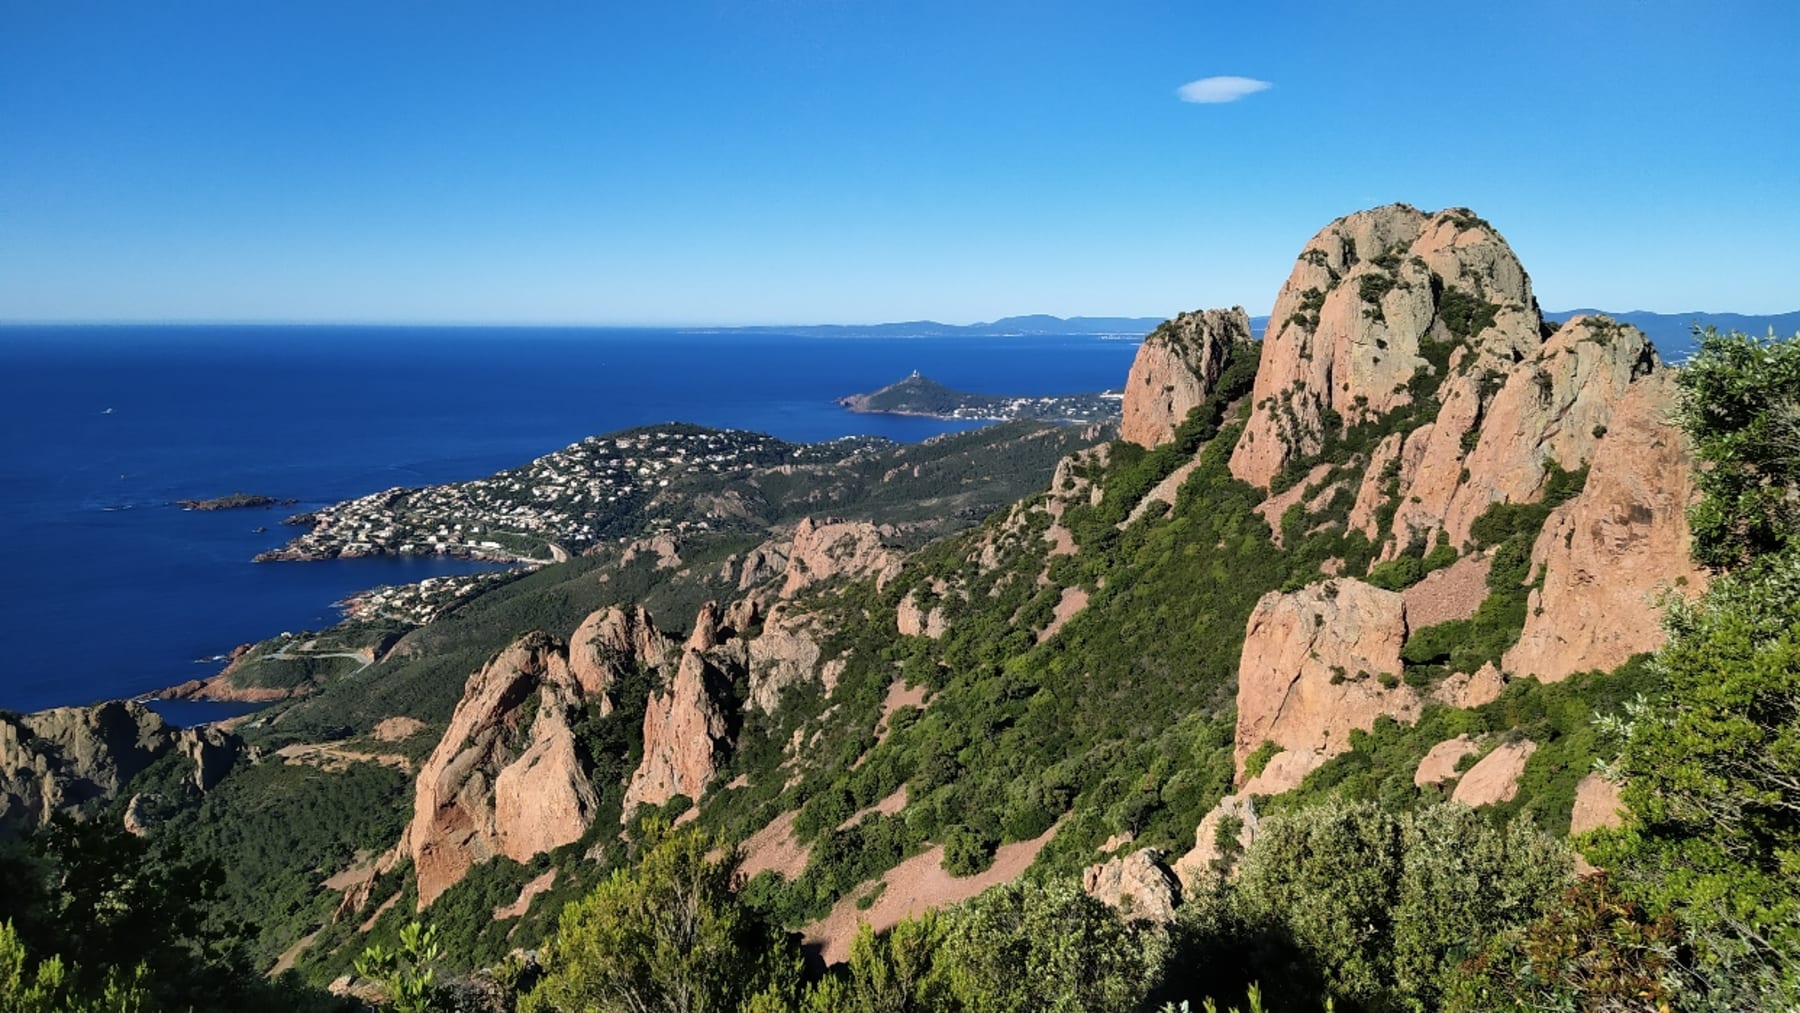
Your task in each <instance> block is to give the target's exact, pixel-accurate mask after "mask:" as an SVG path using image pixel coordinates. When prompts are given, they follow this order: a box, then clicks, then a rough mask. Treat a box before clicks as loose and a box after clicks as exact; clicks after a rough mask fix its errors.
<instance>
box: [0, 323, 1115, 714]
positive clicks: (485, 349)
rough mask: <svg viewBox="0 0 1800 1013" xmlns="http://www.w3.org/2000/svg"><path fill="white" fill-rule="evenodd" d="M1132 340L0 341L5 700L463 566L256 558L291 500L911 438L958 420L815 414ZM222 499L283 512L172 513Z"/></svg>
mask: <svg viewBox="0 0 1800 1013" xmlns="http://www.w3.org/2000/svg"><path fill="white" fill-rule="evenodd" d="M1136 348H1137V343H1136V341H1134V340H1112V339H1107V338H1101V337H1095V336H1085V335H1079V336H1017V335H998V334H994V335H956V336H953V337H944V336H932V337H918V338H904V337H892V336H884V337H881V338H864V337H843V336H832V337H821V336H816V335H794V334H780V333H768V332H765V331H759V332H755V333H747V332H733V331H713V332H697V331H696V332H686V331H673V330H642V329H602V328H566V329H562V328H498V327H491V328H448V327H301V326H294V327H270V326H255V327H249V326H244V327H234V326H203V327H184V326H108V327H35V326H11V327H0V516H3V517H4V518H5V519H6V521H7V523H6V530H5V531H4V532H0V643H4V644H5V645H6V657H5V661H4V664H0V708H5V709H10V710H35V709H40V708H44V707H52V706H62V705H67V704H83V703H90V702H93V701H96V700H101V699H112V698H121V697H131V696H137V695H140V694H143V693H147V692H151V691H154V690H156V689H159V688H162V687H165V686H169V685H172V684H174V683H177V682H181V681H184V680H186V679H191V678H196V677H201V676H206V675H210V674H212V673H214V672H216V671H217V670H218V668H219V667H220V665H219V662H218V661H217V660H216V658H217V656H219V655H222V654H224V653H226V652H228V651H229V650H230V649H231V648H232V647H233V646H234V645H236V644H239V643H243V642H247V641H252V640H258V639H262V638H264V637H268V636H272V635H274V634H277V633H280V632H283V631H287V630H299V629H317V628H320V627H323V626H326V625H329V624H330V623H332V622H335V621H336V619H337V613H336V610H335V608H334V607H333V603H334V602H337V601H339V600H341V599H342V598H344V597H345V596H346V595H348V594H350V593H352V592H355V591H357V590H361V589H364V588H367V587H372V586H375V585H379V584H392V583H402V582H407V581H414V580H419V579H422V578H424V577H427V576H433V575H437V574H442V573H453V572H466V571H468V570H470V569H474V568H479V567H480V566H481V565H482V564H474V563H469V562H463V561H455V560H442V559H371V560H345V561H331V562H323V563H281V564H254V563H251V562H250V559H251V557H252V556H254V555H255V554H256V553H257V552H260V551H262V550H264V549H268V548H272V547H275V546H277V545H279V544H281V543H282V542H284V541H286V540H287V538H289V537H290V536H292V535H293V534H295V533H296V530H295V529H292V528H286V527H283V526H281V524H280V523H279V522H280V520H281V519H282V517H284V516H286V515H287V514H289V513H292V512H295V511H299V510H304V509H308V508H313V507H319V506H324V505H326V504H329V503H332V502H336V501H338V500H341V499H346V498H349V497H353V496H359V495H363V494H365V493H369V492H375V491H379V490H381V489H386V488H390V487H393V486H416V485H423V484H429V483H436V482H448V481H458V480H463V479H470V478H478V477H481V476H483V475H487V474H490V473H492V472H494V471H497V470H500V469H503V468H508V467H512V466H514V465H518V464H521V463H523V462H525V461H527V460H530V459H531V458H533V457H536V456H539V455H541V454H544V453H548V452H550V451H553V450H556V449H558V448H561V447H564V446H567V445H568V444H570V443H573V442H575V441H576V440H579V439H581V438H582V437H584V436H588V435H592V434H595V433H601V432H607V431H610V430H614V429H620V428H625V427H628V426H634V425H645V424H651V423H658V422H668V421H677V420H679V421H686V422H695V423H699V424H702V425H709V426H717V427H722V428H738V429H752V430H757V431H761V432H766V433H770V434H772V435H775V436H779V437H782V438H784V439H790V440H796V441H811V440H822V439H830V438H834V437H838V436H846V435H852V434H873V435H880V436H886V437H889V438H891V439H895V440H899V441H917V440H921V439H924V438H926V437H929V436H932V435H936V434H938V433H943V432H948V431H952V430H955V429H960V428H967V427H968V426H969V425H970V424H969V423H953V422H944V421H938V420H932V419H916V418H902V417H893V416H879V415H853V414H850V413H848V412H845V411H844V410H842V409H841V408H839V407H838V406H837V405H835V404H833V403H832V402H833V399H834V398H836V397H839V396H842V395H844V394H849V393H855V392H860V391H866V390H871V389H874V388H876V387H879V386H882V385H884V384H886V383H889V382H892V381H893V380H897V379H899V378H901V377H903V376H905V375H906V374H907V373H909V372H911V371H912V370H914V369H917V370H919V371H921V372H923V373H925V374H926V375H928V376H931V377H933V378H934V379H937V380H939V381H942V382H944V383H946V384H949V385H950V386H952V387H957V388H960V389H965V390H972V391H980V392H985V393H994V394H1066V393H1078V392H1082V391H1092V390H1099V389H1102V388H1107V387H1117V386H1120V385H1122V384H1123V382H1124V379H1125V374H1126V371H1127V370H1128V369H1129V366H1130V362H1131V358H1132V356H1133V355H1134V354H1135V352H1136ZM237 491H242V492H247V493H256V494H263V495H270V496H278V497H291V498H294V499H296V500H298V501H299V502H298V503H297V504H296V505H294V506H292V507H285V508H275V509H270V510H229V511H219V512H212V513H205V512H192V511H184V510H181V509H179V508H178V507H176V506H175V505H174V503H175V501H176V500H180V499H198V498H207V497H212V496H219V495H224V494H226V493H230V492H237ZM259 529H262V530H259Z"/></svg>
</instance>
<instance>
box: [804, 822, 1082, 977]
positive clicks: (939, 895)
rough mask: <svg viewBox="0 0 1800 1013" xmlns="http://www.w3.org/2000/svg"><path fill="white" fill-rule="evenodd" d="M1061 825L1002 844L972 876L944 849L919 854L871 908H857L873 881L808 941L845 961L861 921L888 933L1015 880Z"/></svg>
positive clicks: (819, 924) (891, 877) (811, 930)
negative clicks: (949, 868) (948, 866)
mask: <svg viewBox="0 0 1800 1013" xmlns="http://www.w3.org/2000/svg"><path fill="white" fill-rule="evenodd" d="M1057 829H1058V827H1051V828H1050V829H1049V830H1046V831H1044V832H1043V834H1041V835H1039V836H1037V837H1034V838H1032V839H1031V840H1029V841H1019V842H1018V843H1016V844H1007V845H1003V846H1001V848H1000V850H999V851H998V852H996V853H995V855H994V864H993V865H990V866H988V868H987V869H986V870H985V871H983V872H980V873H977V874H976V875H973V876H962V877H957V876H952V875H950V874H949V873H948V872H945V871H944V869H943V867H942V864H941V863H942V862H943V860H944V849H943V848H942V847H935V848H932V849H931V850H930V851H927V852H925V853H924V854H921V855H914V856H913V857H911V858H909V859H907V860H906V861H904V862H901V863H900V864H899V865H897V866H895V867H894V868H892V869H890V870H888V873H887V875H885V876H883V877H882V878H881V880H880V882H883V883H886V884H887V888H886V889H885V890H883V891H882V894H881V896H880V897H879V898H877V899H876V901H875V903H874V904H873V905H871V906H870V907H869V909H868V910H867V911H859V910H857V908H856V899H857V898H858V897H862V896H864V895H866V894H867V893H868V892H869V889H870V888H871V887H873V886H874V883H865V884H863V885H861V886H859V887H857V888H856V889H854V890H852V891H850V892H849V893H848V894H845V895H844V897H843V899H842V900H839V901H838V902H837V905H836V906H835V907H833V908H832V909H831V913H830V914H828V915H826V916H825V917H824V918H823V919H821V920H820V921H816V922H814V923H813V924H811V925H808V926H807V927H806V928H805V929H804V930H802V933H803V935H804V937H805V944H806V945H807V946H817V947H819V948H820V950H821V951H822V953H823V955H824V958H825V962H826V963H827V964H836V963H842V962H843V961H844V960H845V959H846V958H848V957H849V955H850V940H851V939H853V938H855V936H856V927H857V926H858V925H860V924H862V923H864V922H867V923H869V925H870V926H871V927H873V928H874V930H875V931H877V932H884V931H886V930H888V929H891V928H893V927H894V926H895V925H898V924H899V923H900V922H901V921H902V920H904V919H906V918H911V917H913V916H914V915H918V914H921V913H923V912H924V911H926V910H927V909H929V908H941V907H946V906H948V905H951V904H955V903H957V902H959V901H964V900H968V899H969V898H970V897H973V896H975V895H976V894H978V893H980V892H981V891H983V890H986V889H987V888H988V887H990V886H998V885H999V884H1001V883H1010V882H1012V881H1013V880H1015V879H1017V878H1018V877H1019V875H1020V874H1021V873H1023V872H1024V871H1025V870H1026V869H1027V868H1029V867H1030V866H1031V863H1032V862H1033V861H1035V860H1036V859H1037V856H1038V852H1040V851H1042V850H1044V845H1046V844H1048V843H1050V838H1052V837H1054V836H1056V831H1057Z"/></svg>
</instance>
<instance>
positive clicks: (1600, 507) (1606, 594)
mask: <svg viewBox="0 0 1800 1013" xmlns="http://www.w3.org/2000/svg"><path fill="white" fill-rule="evenodd" d="M1567 329H1568V328H1565V330H1567ZM1674 397H1675V393H1674V381H1673V379H1672V378H1671V377H1670V376H1669V375H1668V374H1667V373H1659V374H1657V375H1655V376H1653V377H1648V378H1645V379H1643V380H1640V381H1638V382H1637V383H1634V384H1632V385H1631V388H1630V390H1629V391H1627V392H1626V394H1625V396H1624V399H1623V400H1622V401H1621V402H1620V404H1619V406H1618V408H1617V410H1616V411H1614V412H1613V413H1612V414H1611V416H1610V418H1611V422H1610V423H1609V424H1608V426H1607V429H1606V437H1605V439H1602V440H1600V441H1599V447H1598V450H1597V451H1596V452H1595V455H1594V459H1593V465H1592V469H1591V470H1590V472H1589V474H1588V480H1587V485H1586V487H1585V488H1584V489H1583V491H1582V493H1581V495H1580V496H1577V497H1576V498H1574V499H1572V500H1570V501H1569V502H1567V503H1564V504H1563V505H1562V506H1560V507H1558V508H1557V509H1556V511H1555V512H1554V513H1553V514H1551V515H1550V520H1549V521H1548V522H1546V523H1545V524H1544V530H1543V533H1542V534H1540V535H1539V536H1538V540H1537V544H1536V546H1535V547H1534V548H1533V550H1532V568H1533V572H1536V571H1537V568H1538V567H1540V566H1541V567H1542V568H1543V573H1544V587H1543V590H1541V591H1533V592H1532V594H1531V601H1530V607H1529V608H1528V609H1527V610H1526V619H1525V632H1524V633H1523V634H1522V635H1521V636H1520V637H1519V642H1518V643H1517V644H1516V645H1514V647H1513V649H1512V650H1510V651H1508V652H1507V654H1506V658H1505V666H1506V668H1507V670H1508V671H1510V672H1513V673H1515V674H1531V675H1535V676H1537V677H1538V678H1539V679H1542V680H1545V681H1547V682H1556V681H1560V680H1562V679H1565V678H1568V677H1569V676H1570V675H1571V674H1573V673H1575V672H1583V671H1588V670H1590V669H1601V670H1608V669H1612V668H1615V667H1617V666H1618V665H1620V664H1622V663H1624V662H1625V660H1626V659H1628V658H1630V657H1631V656H1632V655H1633V654H1636V653H1638V652H1640V651H1653V650H1656V649H1657V648H1658V647H1660V646H1662V642H1663V634H1662V626H1661V624H1660V620H1661V610H1660V609H1658V608H1657V607H1656V604H1655V599H1656V596H1657V595H1658V594H1659V593H1660V592H1662V591H1664V590H1675V591H1679V592H1683V593H1686V594H1698V593H1699V592H1700V591H1701V590H1703V589H1704V588H1705V585H1706V574H1705V571H1703V570H1701V569H1700V568H1699V567H1697V566H1695V565H1694V564H1693V562H1692V560H1691V558H1690V557H1689V555H1688V544H1689V532H1688V524H1687V506H1688V502H1689V500H1690V498H1691V497H1692V495H1693V467H1694V465H1693V456H1692V454H1691V452H1690V450H1689V448H1688V444H1687V440H1686V438H1685V437H1684V436H1683V435H1682V433H1681V431H1680V430H1679V429H1677V428H1676V427H1675V426H1674V425H1673V424H1671V423H1670V422H1669V413H1670V411H1671V410H1672V408H1673V405H1674Z"/></svg>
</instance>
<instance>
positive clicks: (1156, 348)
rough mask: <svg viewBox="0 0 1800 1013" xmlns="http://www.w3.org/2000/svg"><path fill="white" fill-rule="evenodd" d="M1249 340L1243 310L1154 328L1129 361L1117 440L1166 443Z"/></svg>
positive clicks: (1194, 315) (1196, 316)
mask: <svg viewBox="0 0 1800 1013" xmlns="http://www.w3.org/2000/svg"><path fill="white" fill-rule="evenodd" d="M1250 340H1251V337H1250V317H1249V316H1248V315H1247V314H1246V313H1245V312H1244V308H1243V307H1242V306H1235V307H1233V308H1231V309H1229V310H1202V311H1199V312H1195V313H1183V314H1181V315H1180V316H1178V317H1176V318H1175V319H1173V320H1171V321H1169V322H1168V323H1166V324H1164V325H1162V326H1161V327H1158V328H1157V329H1156V330H1155V331H1154V332H1152V333H1151V334H1150V336H1149V337H1147V338H1145V339H1144V343H1143V344H1142V345H1140V346H1139V347H1138V353H1137V358H1135V359H1134V360H1132V363H1131V374H1130V376H1129V377H1128V378H1127V379H1126V381H1125V403H1124V406H1123V410H1124V417H1123V419H1122V421H1121V422H1120V424H1119V437H1120V438H1121V439H1124V440H1127V441H1129V442H1131V443H1136V444H1138V445H1139V446H1141V447H1154V446H1156V445H1157V444H1159V443H1165V442H1167V441H1168V440H1169V439H1170V438H1171V437H1173V436H1174V435H1175V428H1176V427H1177V426H1179V425H1181V422H1182V420H1183V419H1185V418H1187V414H1188V412H1189V411H1191V410H1192V409H1193V408H1194V407H1195V406H1197V405H1199V404H1200V403H1201V402H1203V401H1205V400H1206V396H1207V395H1208V394H1209V393H1211V392H1212V388H1213V385H1214V384H1215V383H1216V382H1217V381H1218V379H1219V374H1220V373H1222V372H1223V371H1224V369H1225V360H1226V357H1227V353H1228V352H1229V351H1230V349H1231V347H1232V346H1233V345H1234V344H1237V343H1239V342H1243V343H1246V344H1247V343H1248V342H1249V341H1250Z"/></svg>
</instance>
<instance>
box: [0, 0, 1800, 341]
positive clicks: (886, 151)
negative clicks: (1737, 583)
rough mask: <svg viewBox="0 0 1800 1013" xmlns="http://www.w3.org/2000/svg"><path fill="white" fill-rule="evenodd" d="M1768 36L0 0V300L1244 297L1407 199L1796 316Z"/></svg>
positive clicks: (1729, 300) (1534, 241)
mask: <svg viewBox="0 0 1800 1013" xmlns="http://www.w3.org/2000/svg"><path fill="white" fill-rule="evenodd" d="M1796 43H1800V4H1793V3H1789V2H1786V0H1779V2H1778V0H1768V2H1760V3H1755V2H1733V0H1719V2H1717V3H1700V2H1698V0H1617V2H1615V0H1519V2H1514V3H1509V4H1470V3H1429V4H1428V3H1402V2H1397V0H1394V2H1355V0H1340V2H1334V3H1283V2H1269V3H1247V2H1241V0H1240V2H1237V3H1232V4H1215V3H1191V2H1190V3H1134V2H1129V0H1115V2H1108V3H1079V4H1078V3H1059V2H1055V0H1037V2H1030V3H1024V2H1021V3H1010V2H1009V3H984V2H979V0H959V2H947V3H939V2H935V0H909V2H855V0H729V2H728V0H713V2H693V3H683V2H676V0H671V2H668V3H660V4H659V3H633V4H624V3H588V4H574V3H570V4H555V3H539V2H530V0H522V2H519V3H509V4H500V3H487V4H459V3H425V2H417V3H403V2H376V3H369V2H366V0H358V2H342V3H339V2H331V0H309V2H293V3H274V2H270V3H243V2H237V0H233V2H221V3H209V4H200V3H186V2H180V0H171V2H161V0H159V2H156V3H141V2H118V3H107V4H96V3H84V2H80V0H58V2H55V3H45V2H39V0H31V2H22V0H0V320H184V321H186V320H233V321H241V320H281V321H314V320H318V321H396V322H399V321H407V322H493V323H600V324H654V323H784V322H872V321H879V320H899V319H915V318H921V317H929V318H933V319H939V320H945V321H950V322H969V321H974V320H983V319H992V318H994V317H997V316H1002V315H1007V314H1014V313H1036V312H1046V313H1056V314H1061V315H1074V314H1109V315H1110V314H1121V315H1123V314H1129V315H1145V316H1153V315H1167V314H1171V313H1174V312H1176V311H1179V310H1183V309H1191V308H1195V307H1201V306H1214V305H1231V304H1234V303H1241V304H1243V305H1245V306H1247V307H1249V308H1250V310H1251V311H1252V312H1253V313H1256V312H1266V311H1267V309H1268V306H1269V305H1270V303H1271V302H1272V301H1273V299H1274V296H1275V291H1276V289H1277V288H1278V287H1279V286H1280V283H1281V281H1282V279H1283V278H1284V277H1285V276H1286V274H1287V271H1288V269H1289V267H1290V266H1291V264H1292V262H1293V258H1294V256H1295V254H1296V253H1297V252H1298V251H1299V249H1300V247H1301V245H1302V244H1303V243H1304V242H1305V240H1306V239H1307V238H1308V237H1309V236H1310V235H1311V234H1312V233H1313V232H1314V231H1316V230H1317V229H1318V228H1319V227H1320V226H1322V225H1324V224H1325V223H1326V222H1327V221H1329V220H1330V219H1332V218H1334V217H1337V216H1339V215H1342V214H1346V213H1348V212H1350V211H1354V210H1356V209H1359V208H1363V207H1368V206H1372V205H1376V204H1382V203H1387V202H1389V201H1396V200H1402V201H1407V202H1409V203H1412V204H1415V205H1418V206H1420V207H1424V208H1428V209H1435V208H1438V207H1442V206H1447V205H1452V204H1460V205H1467V206H1469V207H1472V208H1474V209H1475V210H1476V211H1477V212H1479V213H1480V214H1481V215H1483V216H1484V217H1486V218H1487V219H1488V220H1490V221H1492V222H1493V223H1494V224H1495V225H1496V226H1497V227H1498V228H1499V229H1500V230H1501V231H1502V232H1503V233H1504V234H1505V235H1506V236H1507V238H1508V239H1509V240H1510V241H1511V242H1512V244H1513V246H1514V248H1515V249H1516V250H1517V251H1518V253H1519V255H1520V257H1521V259H1522V260H1523V261H1524V262H1525V265H1526V267H1527V269H1529V270H1530V271H1531V272H1532V276H1533V280H1534V282H1535V283H1536V286H1537V291H1538V296H1539V299H1540V301H1541V302H1542V303H1543V305H1544V306H1545V307H1546V308H1568V307H1573V306H1603V307H1607V308H1612V309H1618V310H1626V309H1649V310H1658V311H1664V312H1678V311H1685V310H1713V311H1724V310H1734V311H1739V312H1751V313H1769V312H1777V311H1785V310H1792V309H1795V308H1800V284H1797V283H1796V279H1800V84H1796V82H1795V80H1794V76H1793V66H1792V65H1793V53H1794V47H1795V45H1796ZM1212 77H1240V78H1246V79H1249V80H1250V81H1252V82H1265V83H1267V84H1268V85H1269V86H1268V87H1267V88H1264V89H1261V90H1254V86H1253V85H1247V84H1242V83H1240V87H1238V88H1237V89H1236V90H1237V91H1247V93H1245V94H1242V97H1240V98H1238V99H1237V100H1236V101H1228V102H1210V103H1195V102H1187V101H1183V100H1182V98H1181V96H1180V95H1179V94H1178V90H1179V89H1181V88H1182V87H1183V86H1184V85H1188V84H1190V83H1191V82H1195V81H1199V80H1201V79H1206V78H1212ZM1220 87H1221V86H1217V85H1212V86H1207V85H1202V86H1197V87H1196V88H1195V89H1194V90H1195V91H1198V92H1201V93H1209V92H1218V91H1219V89H1220ZM1232 90H1233V89H1231V88H1230V87H1225V88H1224V91H1225V92H1226V93H1229V92H1231V91H1232Z"/></svg>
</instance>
